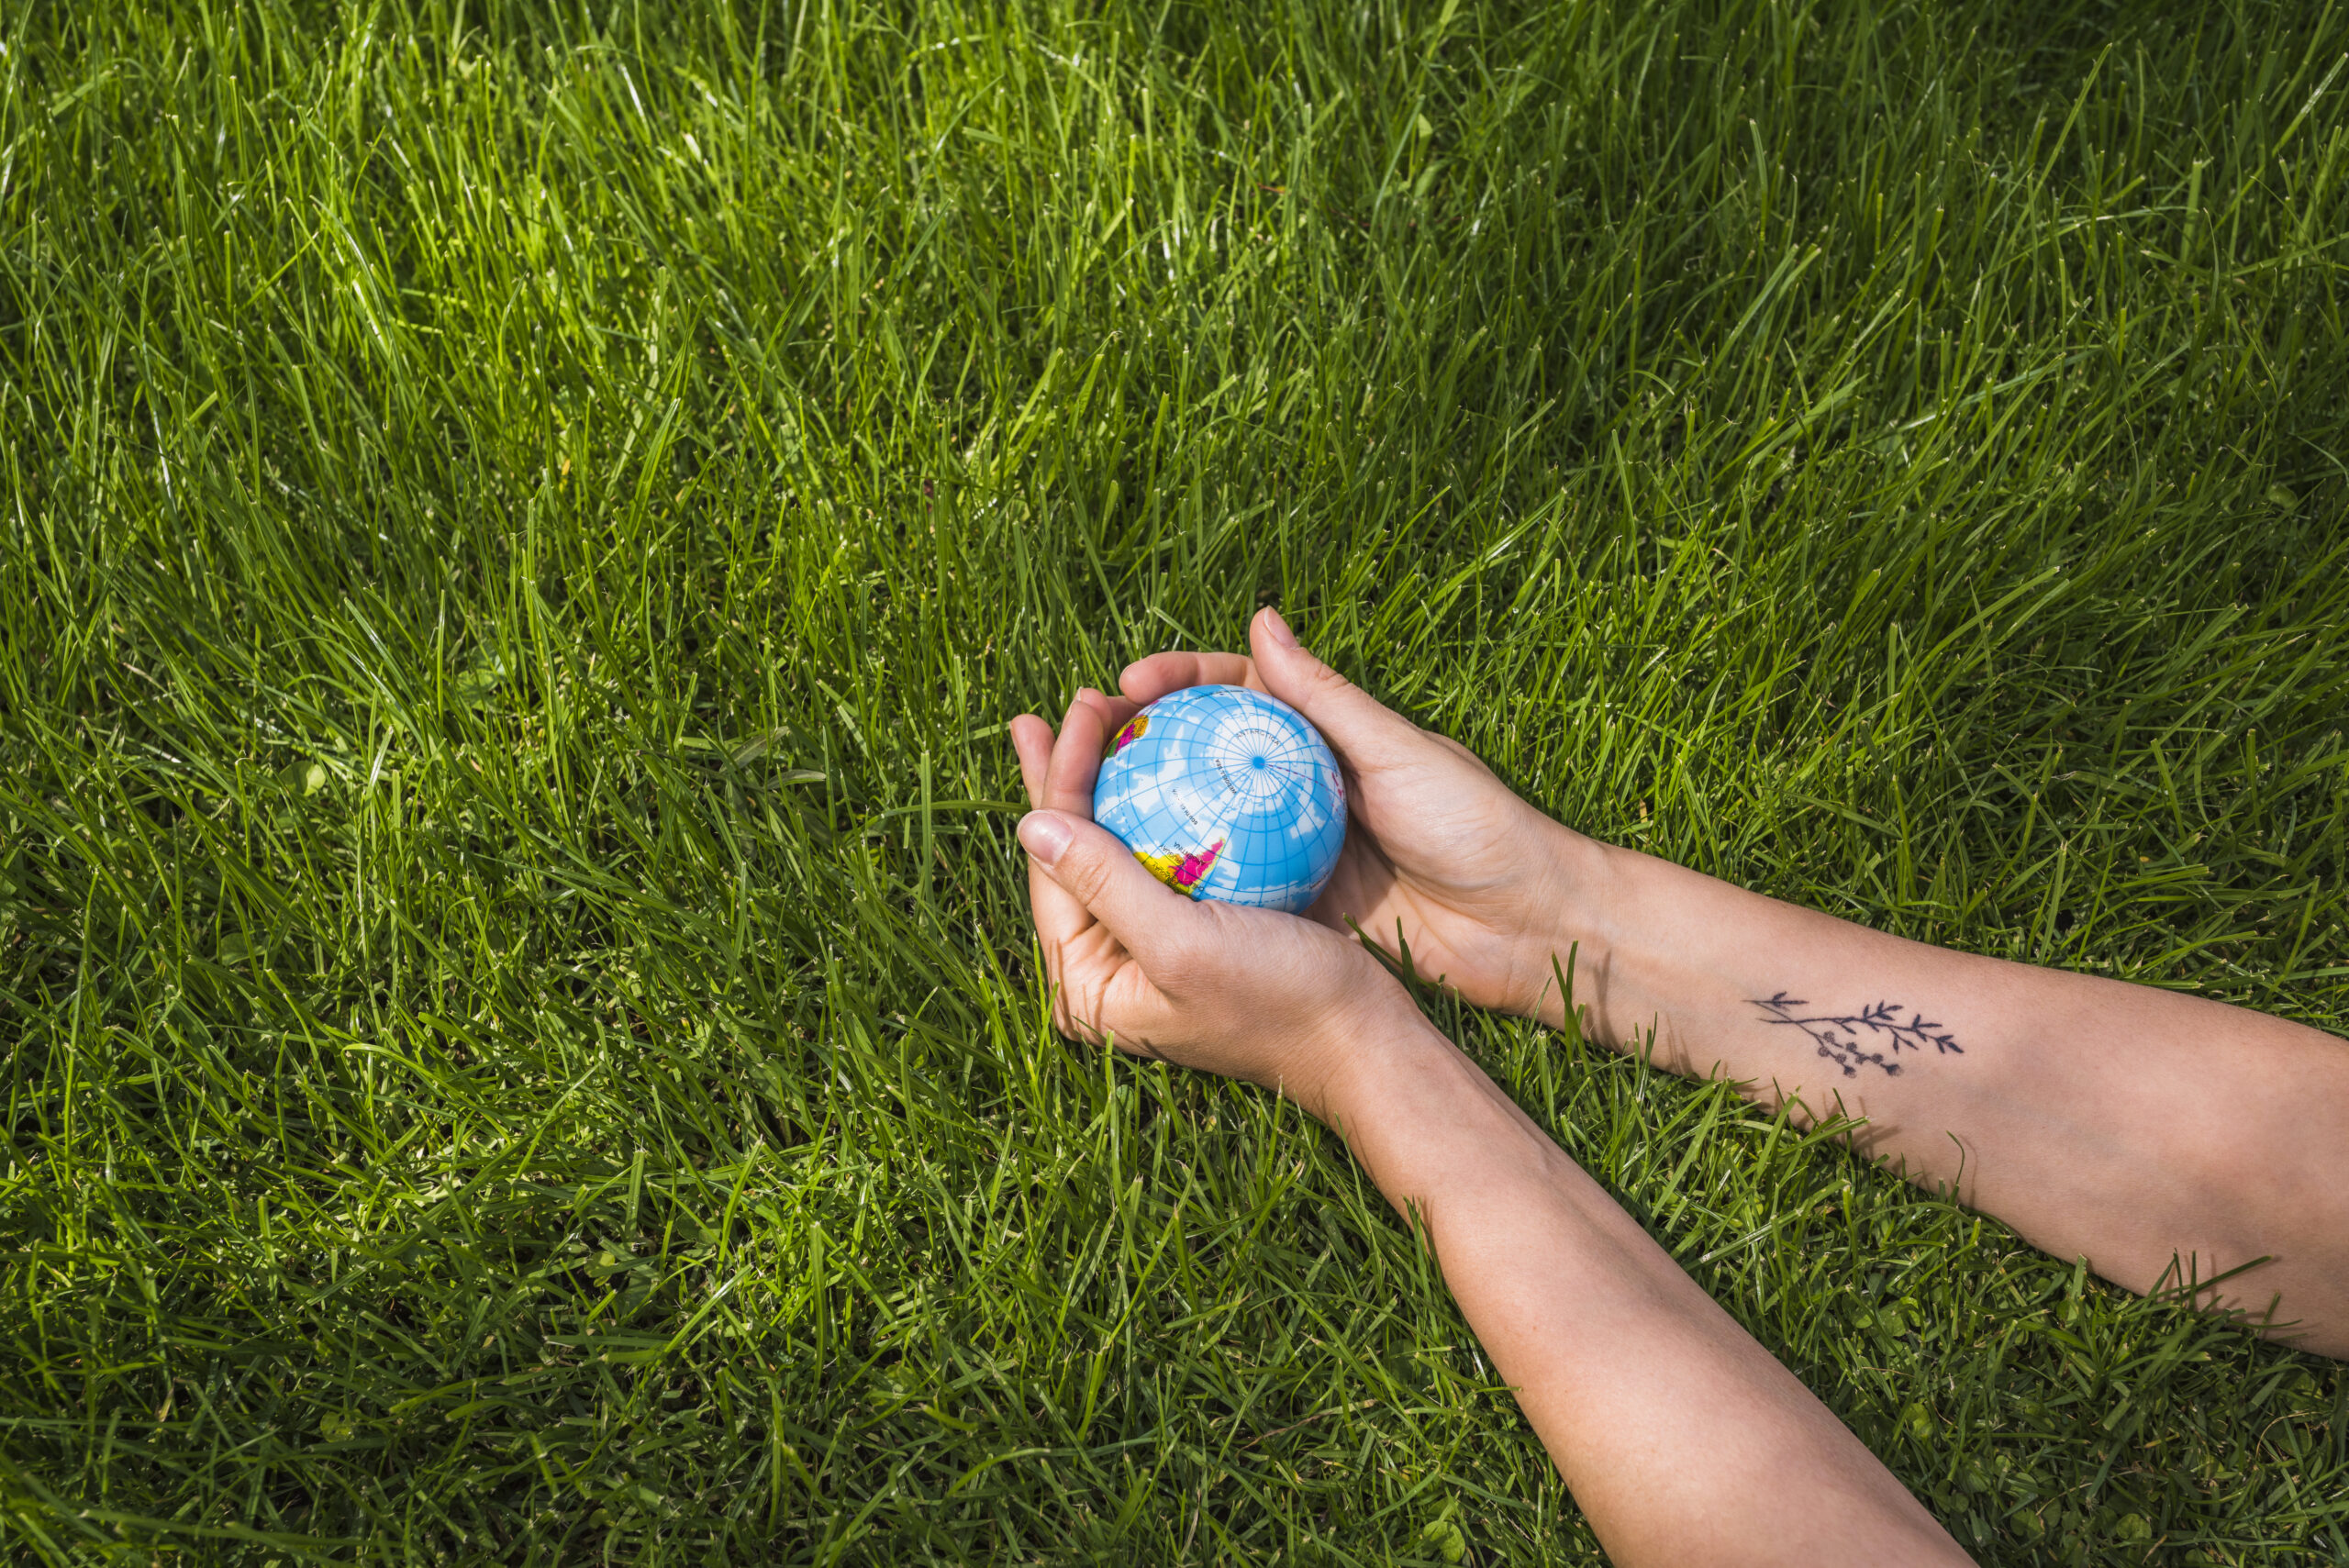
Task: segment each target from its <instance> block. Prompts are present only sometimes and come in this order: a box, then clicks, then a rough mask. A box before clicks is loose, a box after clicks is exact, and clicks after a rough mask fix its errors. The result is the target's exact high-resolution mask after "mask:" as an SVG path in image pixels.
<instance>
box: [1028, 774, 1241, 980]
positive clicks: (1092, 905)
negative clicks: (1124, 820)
mask: <svg viewBox="0 0 2349 1568" xmlns="http://www.w3.org/2000/svg"><path fill="white" fill-rule="evenodd" d="M1019 843H1020V846H1021V847H1022V848H1023V849H1025V850H1026V851H1028V853H1029V854H1030V856H1031V857H1032V858H1033V859H1034V860H1035V862H1036V863H1037V864H1038V865H1041V866H1042V867H1043V868H1044V873H1045V874H1046V875H1048V876H1050V877H1051V878H1052V880H1053V881H1054V882H1056V883H1058V884H1060V885H1061V886H1062V888H1063V889H1064V890H1065V891H1066V892H1067V893H1068V894H1069V895H1070V896H1072V897H1074V899H1075V900H1076V901H1077V902H1078V903H1080V904H1082V905H1084V906H1085V908H1086V909H1088V910H1090V911H1091V912H1092V915H1093V917H1094V918H1095V919H1097V920H1098V921H1100V922H1101V924H1102V925H1104V926H1105V927H1107V928H1108V931H1109V934H1110V935H1111V936H1113V937H1115V938H1117V939H1118V943H1119V946H1121V947H1123V948H1124V949H1125V950H1126V951H1128V952H1130V953H1131V954H1133V955H1134V957H1136V958H1138V959H1140V960H1141V962H1142V965H1143V967H1144V968H1145V969H1147V968H1148V967H1149V966H1150V965H1151V964H1152V962H1158V961H1163V960H1164V959H1165V958H1167V957H1168V956H1170V955H1171V953H1172V951H1173V950H1174V947H1175V944H1176V943H1177V942H1178V941H1180V940H1181V939H1182V937H1183V935H1184V933H1185V932H1186V931H1187V930H1189V929H1190V928H1191V926H1192V925H1193V923H1194V922H1196V921H1197V918H1198V913H1199V912H1198V911H1197V909H1196V908H1194V907H1193V906H1192V904H1191V901H1190V900H1189V899H1188V898H1186V897H1185V896H1183V895H1181V894H1179V893H1177V892H1175V890H1174V889H1173V888H1171V887H1169V886H1167V885H1166V884H1164V883H1163V882H1161V881H1159V880H1158V878H1156V877H1154V876H1152V874H1151V873H1150V868H1149V867H1147V866H1145V865H1143V864H1142V863H1141V862H1140V861H1139V860H1136V859H1135V858H1134V852H1133V851H1131V850H1129V849H1128V848H1126V846H1125V845H1123V844H1121V843H1119V841H1118V839H1117V836H1116V835H1115V834H1113V833H1111V832H1110V831H1109V830H1108V828H1104V827H1102V826H1101V825H1100V824H1098V823H1097V822H1088V821H1086V820H1085V818H1084V817H1077V816H1074V815H1072V814H1071V813H1069V812H1065V811H1031V812H1030V813H1029V814H1028V815H1027V816H1025V817H1021V818H1020V819H1019Z"/></svg>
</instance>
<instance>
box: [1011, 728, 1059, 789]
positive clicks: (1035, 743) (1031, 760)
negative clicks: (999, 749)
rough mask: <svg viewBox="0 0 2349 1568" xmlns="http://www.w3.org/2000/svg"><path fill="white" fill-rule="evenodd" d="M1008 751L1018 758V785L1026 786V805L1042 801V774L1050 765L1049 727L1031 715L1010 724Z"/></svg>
mask: <svg viewBox="0 0 2349 1568" xmlns="http://www.w3.org/2000/svg"><path fill="white" fill-rule="evenodd" d="M1011 750H1012V751H1013V752H1014V753H1015V754H1016V755H1017V756H1018V757H1019V782H1020V783H1021V784H1024V785H1026V786H1027V789H1028V804H1029V805H1030V806H1036V805H1039V804H1041V802H1042V800H1043V798H1044V775H1045V774H1046V773H1049V772H1050V771H1051V770H1052V726H1051V725H1049V724H1047V723H1045V722H1044V721H1043V720H1042V719H1041V718H1038V717H1036V716H1035V715H1034V714H1032V713H1023V714H1021V715H1020V716H1019V717H1017V718H1015V719H1013V720H1012V721H1011Z"/></svg>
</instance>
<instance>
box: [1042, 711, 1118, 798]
mask: <svg viewBox="0 0 2349 1568" xmlns="http://www.w3.org/2000/svg"><path fill="white" fill-rule="evenodd" d="M1120 722H1122V721H1120ZM1108 738H1109V722H1108V707H1107V705H1106V704H1105V703H1104V702H1103V700H1102V696H1101V694H1100V693H1099V692H1097V691H1094V690H1092V689H1091V688H1089V687H1088V688H1085V689H1084V690H1081V691H1079V692H1078V693H1077V694H1076V700H1075V701H1074V702H1073V703H1071V704H1069V707H1068V717H1066V718H1065V719H1063V720H1062V722H1061V734H1060V739H1059V740H1057V741H1055V742H1053V745H1052V768H1051V771H1050V772H1049V773H1047V774H1046V776H1045V779H1044V794H1043V798H1042V799H1041V800H1039V801H1038V802H1037V803H1036V804H1037V805H1039V806H1046V807H1049V808H1050V809H1052V810H1054V811H1068V812H1074V814H1076V815H1077V816H1079V817H1085V818H1086V819H1087V820H1090V819H1091V818H1092V816H1093V779H1094V775H1095V774H1097V773H1099V772H1100V771H1101V747H1102V744H1103V742H1104V741H1106V740H1108Z"/></svg>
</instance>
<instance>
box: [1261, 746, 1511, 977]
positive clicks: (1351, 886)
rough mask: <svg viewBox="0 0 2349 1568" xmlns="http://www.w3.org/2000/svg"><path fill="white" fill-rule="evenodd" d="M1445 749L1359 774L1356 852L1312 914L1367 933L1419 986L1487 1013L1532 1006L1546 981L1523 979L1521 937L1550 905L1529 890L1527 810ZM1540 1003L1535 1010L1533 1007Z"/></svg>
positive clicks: (1352, 827)
mask: <svg viewBox="0 0 2349 1568" xmlns="http://www.w3.org/2000/svg"><path fill="white" fill-rule="evenodd" d="M1429 740H1431V742H1435V744H1432V745H1431V746H1430V748H1429V750H1430V751H1431V753H1433V754H1432V755H1431V758H1430V759H1429V761H1428V762H1427V763H1425V764H1424V765H1421V766H1414V767H1410V768H1407V769H1393V768H1385V769H1373V770H1369V771H1367V772H1365V773H1362V774H1360V775H1357V776H1356V777H1355V778H1354V779H1353V784H1354V789H1353V799H1352V802H1351V805H1352V809H1353V817H1352V818H1351V820H1350V821H1349V822H1348V824H1347V829H1346V844H1345V848H1344V850H1343V851H1341V852H1340V854H1339V856H1338V868H1337V871H1336V872H1335V873H1333V874H1332V875H1331V877H1330V885H1329V886H1328V887H1327V888H1326V889H1324V890H1323V892H1322V895H1321V896H1320V897H1319V899H1318V900H1316V901H1315V903H1314V906H1313V907H1312V908H1311V909H1310V910H1309V911H1308V914H1309V915H1310V916H1311V917H1313V918H1315V919H1317V920H1320V921H1322V922H1324V923H1325V924H1329V925H1333V926H1340V927H1345V926H1349V925H1351V926H1354V927H1359V928H1360V929H1361V930H1362V931H1363V932H1364V934H1365V935H1367V936H1369V937H1370V938H1371V939H1372V940H1375V941H1376V942H1377V943H1378V944H1379V946H1381V947H1382V948H1384V949H1386V951H1388V952H1389V953H1390V954H1392V955H1394V956H1395V957H1397V958H1401V957H1402V956H1404V954H1405V953H1406V952H1408V955H1409V959H1410V963H1411V968H1412V969H1413V971H1414V972H1416V973H1418V974H1419V976H1420V977H1421V978H1423V979H1428V980H1437V981H1441V982H1442V983H1443V984H1448V985H1450V986H1451V987H1453V989H1455V990H1457V991H1458V992H1460V994H1461V995H1463V996H1464V997H1466V998H1467V999H1468V1000H1469V1001H1471V1002H1475V1003H1476V1004H1478V1005H1480V1006H1519V1005H1520V1004H1525V999H1524V998H1522V997H1521V996H1520V995H1519V994H1520V992H1521V991H1523V990H1524V989H1525V987H1526V985H1527V984H1529V983H1530V984H1533V985H1534V986H1536V987H1537V988H1538V986H1539V984H1540V979H1541V978H1542V977H1527V976H1523V975H1520V974H1517V973H1514V968H1515V965H1514V964H1513V963H1512V962H1511V960H1512V955H1513V954H1514V952H1515V951H1516V950H1515V947H1514V945H1513V944H1512V943H1511V941H1510V940H1509V938H1510V935H1511V933H1513V932H1517V931H1520V930H1523V929H1526V928H1527V926H1528V924H1529V922H1530V919H1531V916H1532V915H1533V914H1534V913H1535V911H1536V909H1537V907H1538V905H1539V902H1540V896H1539V894H1538V891H1537V890H1535V889H1532V888H1531V887H1529V886H1528V885H1527V884H1526V878H1525V875H1524V871H1523V867H1524V864H1525V857H1524V855H1523V853H1522V844H1523V840H1522V832H1523V827H1524V824H1523V822H1522V821H1521V819H1520V818H1521V816H1522V814H1524V810H1525V808H1524V806H1522V804H1521V803H1520V802H1519V801H1518V800H1517V798H1516V797H1515V796H1514V795H1510V794H1509V793H1508V790H1507V788H1505V787H1504V786H1503V785H1502V784H1501V783H1500V781H1498V780H1497V779H1496V778H1494V777H1493V775H1492V774H1491V773H1489V772H1487V771H1486V768H1485V766H1484V764H1483V763H1481V762H1476V761H1475V759H1474V758H1473V757H1471V756H1470V755H1469V754H1468V753H1467V752H1466V751H1462V750H1457V749H1456V748H1454V747H1453V744H1452V743H1451V742H1449V741H1444V740H1441V738H1439V737H1434V736H1430V737H1429ZM1526 1005H1530V1004H1526Z"/></svg>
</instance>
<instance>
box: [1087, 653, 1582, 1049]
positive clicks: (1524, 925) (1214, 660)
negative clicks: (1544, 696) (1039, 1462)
mask: <svg viewBox="0 0 2349 1568" xmlns="http://www.w3.org/2000/svg"><path fill="white" fill-rule="evenodd" d="M1248 629H1249V643H1250V646H1251V647H1252V650H1253V651H1254V655H1255V656H1254V657H1253V658H1252V659H1250V658H1244V657H1242V656H1241V655H1240V654H1237V653H1156V654H1152V656H1151V657H1149V658H1147V659H1144V660H1141V662H1138V663H1135V664H1132V665H1130V666H1128V667H1127V669H1126V672H1125V674H1124V676H1123V677H1122V678H1121V680H1120V682H1119V684H1120V685H1122V686H1123V688H1124V692H1125V700H1124V701H1123V702H1122V703H1119V704H1118V705H1117V706H1116V707H1115V708H1114V709H1112V710H1105V711H1115V712H1117V713H1118V714H1119V716H1120V717H1119V722H1122V721H1123V717H1122V716H1123V715H1125V714H1129V713H1131V712H1132V711H1133V710H1134V709H1135V708H1137V707H1139V706H1141V705H1143V704H1146V703H1152V702H1155V701H1157V700H1158V699H1159V698H1160V697H1163V696H1164V695H1166V694H1167V693H1169V692H1173V691H1178V690H1180V689H1182V688H1183V687H1185V686H1197V685H1231V686H1247V687H1249V688H1251V689H1252V690H1254V691H1259V692H1266V693H1269V694H1271V695H1274V696H1276V697H1278V698H1280V699H1281V700H1282V701H1283V702H1286V703H1287V704H1288V705H1289V706H1291V707H1294V708H1296V709H1297V711H1299V712H1300V713H1302V714H1304V715H1305V717H1308V719H1311V720H1312V721H1313V725H1314V728H1317V729H1319V730H1320V732H1321V736H1322V739H1324V740H1327V741H1329V743H1330V750H1331V751H1334V752H1336V753H1337V757H1338V763H1339V766H1340V768H1341V771H1342V772H1343V773H1344V774H1345V780H1346V790H1347V797H1346V809H1347V823H1346V843H1345V848H1344V850H1343V851H1341V853H1340V854H1339V857H1338V868H1337V871H1336V872H1335V873H1333V874H1332V875H1331V877H1330V885H1329V886H1328V888H1327V889H1325V890H1324V891H1323V893H1322V895H1321V896H1320V897H1319V899H1318V900H1317V901H1316V902H1315V903H1314V905H1313V907H1312V908H1311V909H1309V910H1308V911H1307V914H1308V917H1310V918H1312V919H1315V920H1318V921H1319V922H1321V923H1322V924H1324V925H1328V926H1332V927H1337V928H1340V929H1343V928H1345V927H1346V926H1347V924H1348V922H1349V921H1351V922H1353V924H1354V925H1356V926H1359V927H1360V929H1362V931H1363V932H1364V934H1365V935H1367V936H1368V937H1369V938H1370V939H1371V940H1374V941H1376V942H1377V943H1379V944H1380V945H1381V946H1382V947H1384V948H1385V949H1386V951H1387V952H1388V953H1389V954H1390V955H1391V956H1393V957H1396V958H1398V959H1399V958H1400V957H1402V956H1403V950H1404V949H1405V948H1408V951H1409V957H1410V962H1411V966H1412V968H1413V970H1414V971H1415V972H1416V973H1419V975H1421V976H1422V977H1424V978H1426V979H1430V980H1440V981H1442V983H1443V984H1447V985H1449V986H1451V987H1452V988H1453V989H1454V990H1456V991H1458V992H1459V993H1460V995H1462V996H1463V997H1464V998H1465V999H1466V1000H1467V1001H1469V1002H1471V1003H1474V1004H1475V1005H1476V1006H1486V1007H1495V1008H1500V1009H1503V1010H1506V1011H1509V1012H1519V1013H1529V1014H1530V1013H1536V1012H1540V1011H1542V1005H1543V1003H1544V1001H1545V999H1546V1000H1547V1001H1548V1002H1549V1004H1550V1005H1551V1006H1553V1008H1554V1007H1555V1006H1557V998H1556V996H1555V995H1554V993H1555V991H1556V988H1557V987H1556V984H1555V980H1554V978H1553V969H1552V959H1553V948H1554V947H1555V945H1556V944H1555V943H1554V942H1553V941H1552V940H1548V939H1547V936H1546V933H1547V932H1548V931H1550V930H1551V929H1553V926H1554V925H1555V923H1556V917H1557V915H1558V912H1559V911H1560V910H1561V909H1563V908H1564V907H1565V901H1566V898H1567V895H1569V894H1570V893H1572V892H1573V891H1575V890H1574V889H1572V888H1570V887H1567V886H1564V885H1562V884H1563V883H1564V881H1565V880H1566V879H1567V877H1568V873H1567V871H1566V869H1565V868H1566V862H1567V861H1568V859H1569V857H1570V856H1571V855H1572V853H1573V852H1574V851H1575V849H1577V848H1578V847H1580V846H1581V845H1583V844H1585V843H1586V842H1587V840H1578V839H1577V838H1576V837H1575V835H1573V834H1570V833H1568V832H1567V831H1566V829H1564V828H1561V827H1560V826H1559V825H1558V824H1557V823H1555V822H1553V821H1552V820H1551V819H1550V818H1549V817H1544V816H1543V815H1542V813H1540V812H1539V811H1536V810H1535V809H1533V807H1531V806H1528V805H1527V804H1526V803H1525V802H1524V801H1522V800H1520V799H1519V798H1518V797H1517V796H1516V795H1514V794H1512V793H1511V792H1510V791H1509V788H1508V785H1506V784H1502V783H1501V782H1500V780H1499V779H1497V778H1496V777H1494V775H1493V773H1492V770H1491V769H1489V768H1487V767H1486V766H1485V764H1484V763H1483V762H1479V761H1477V760H1476V757H1475V754H1474V753H1473V752H1471V751H1469V750H1468V749H1467V748H1466V747H1464V746H1463V745H1461V744H1460V743H1459V742H1457V741H1455V740H1448V739H1446V738H1445V737H1443V736H1441V735H1437V734H1435V733H1433V732H1432V731H1430V730H1425V729H1421V728H1419V726H1418V725H1416V724H1413V723H1412V722H1411V721H1410V720H1409V719H1407V718H1405V717H1402V716H1401V715H1400V714H1397V713H1396V712H1394V711H1392V710H1391V709H1389V708H1386V707H1385V706H1381V705H1380V704H1379V703H1378V702H1377V701H1376V700H1375V699H1374V698H1372V697H1371V696H1370V695H1369V694H1367V693H1365V692H1364V691H1363V690H1361V689H1360V688H1359V687H1357V686H1355V685H1353V684H1352V683H1351V682H1349V681H1347V680H1346V678H1345V677H1344V676H1342V675H1341V674H1339V673H1337V672H1336V671H1335V670H1332V669H1331V668H1330V666H1329V665H1327V664H1324V663H1323V662H1321V661H1320V660H1319V659H1316V658H1315V657H1314V656H1313V655H1312V654H1311V653H1308V652H1307V651H1306V650H1305V649H1304V648H1303V647H1301V646H1300V645H1299V644H1298V642H1297V639H1296V637H1295V636H1294V635H1293V634H1292V633H1291V632H1290V631H1289V628H1288V625H1287V623H1286V622H1285V621H1284V620H1282V619H1281V617H1280V612H1278V611H1277V610H1271V609H1267V610H1264V612H1262V613H1261V614H1259V615H1258V616H1257V617H1256V618H1255V620H1254V622H1253V623H1252V625H1251V626H1250V627H1249V628H1248ZM1555 956H1557V957H1558V958H1560V959H1561V960H1562V959H1563V958H1564V954H1557V955H1555Z"/></svg>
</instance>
